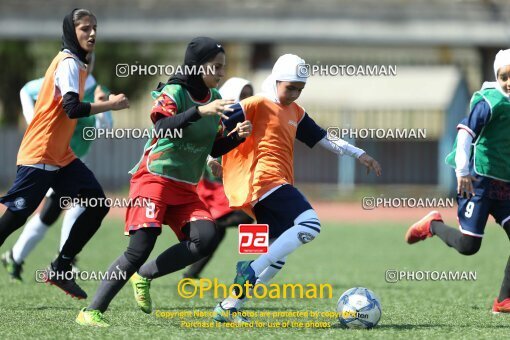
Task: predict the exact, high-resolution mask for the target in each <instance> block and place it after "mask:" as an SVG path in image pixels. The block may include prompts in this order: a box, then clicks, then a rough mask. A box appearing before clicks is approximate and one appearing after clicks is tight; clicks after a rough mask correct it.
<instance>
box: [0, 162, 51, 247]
mask: <svg viewBox="0 0 510 340" xmlns="http://www.w3.org/2000/svg"><path fill="white" fill-rule="evenodd" d="M54 177H55V173H54V172H53V171H46V170H41V169H38V168H34V167H29V166H19V167H18V170H17V172H16V179H15V181H14V184H13V186H12V187H11V189H10V190H9V191H8V192H7V194H6V195H5V196H3V197H1V198H0V203H3V204H4V205H5V206H6V207H7V210H6V211H5V212H4V214H3V215H2V217H1V218H0V246H1V245H2V244H3V243H4V242H5V240H6V239H7V237H8V236H9V235H10V234H12V233H13V232H14V231H16V230H17V229H19V228H20V227H21V226H23V224H25V222H26V221H27V219H28V217H29V216H30V215H31V214H32V213H33V212H34V211H35V209H37V207H38V206H39V203H41V201H42V199H43V198H44V195H45V194H46V192H47V191H48V189H49V188H50V187H51V184H52V181H53V180H54Z"/></svg>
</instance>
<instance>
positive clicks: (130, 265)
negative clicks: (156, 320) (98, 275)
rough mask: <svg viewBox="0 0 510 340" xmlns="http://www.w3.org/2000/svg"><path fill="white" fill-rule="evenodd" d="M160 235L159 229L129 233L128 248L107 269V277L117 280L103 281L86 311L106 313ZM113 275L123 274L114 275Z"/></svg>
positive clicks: (147, 255) (145, 229) (147, 256)
mask: <svg viewBox="0 0 510 340" xmlns="http://www.w3.org/2000/svg"><path fill="white" fill-rule="evenodd" d="M160 233H161V228H143V229H139V230H134V231H132V232H131V236H130V238H129V246H128V248H127V249H126V251H125V252H124V253H123V254H122V255H121V256H119V257H118V258H117V259H116V260H115V261H114V262H113V263H112V264H111V265H110V267H109V268H108V273H107V277H117V278H118V279H116V280H103V281H102V282H101V284H100V285H99V288H98V289H97V292H96V295H95V296H94V298H93V300H92V303H91V304H90V306H89V307H88V308H87V310H99V311H100V312H101V313H104V312H105V311H106V309H107V308H108V306H109V305H110V302H111V301H112V300H113V298H114V297H115V295H117V293H118V292H119V291H120V289H121V288H122V287H123V286H124V285H125V284H126V282H127V281H128V280H129V278H130V277H131V276H132V275H133V274H134V273H135V272H136V271H137V270H138V269H139V268H140V266H141V265H142V264H143V263H144V262H145V261H147V259H148V258H149V255H150V253H151V252H152V249H153V248H154V245H155V244H156V239H157V237H158V235H159V234H160ZM114 273H123V274H122V275H118V274H117V275H115V274H114ZM124 278H125V279H124Z"/></svg>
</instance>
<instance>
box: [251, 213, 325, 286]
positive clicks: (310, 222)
mask: <svg viewBox="0 0 510 340" xmlns="http://www.w3.org/2000/svg"><path fill="white" fill-rule="evenodd" d="M269 227H271V226H269ZM320 229H321V225H320V222H319V218H318V216H317V214H316V213H315V211H314V210H313V209H309V210H307V211H305V212H303V213H301V214H300V215H299V216H298V217H297V218H296V219H295V220H294V226H293V227H291V228H289V229H287V230H286V231H285V232H284V233H283V234H281V235H280V236H279V237H278V238H277V239H276V241H274V242H273V244H272V245H271V246H270V247H269V249H268V252H267V253H266V254H263V255H260V256H259V257H258V258H257V259H256V260H255V261H253V262H252V263H251V267H252V268H253V270H254V271H255V275H257V276H260V275H261V273H262V272H263V271H264V270H265V269H266V268H267V267H269V266H270V265H272V264H276V263H277V261H278V260H279V259H282V258H284V257H287V255H289V254H291V253H292V252H293V251H294V250H296V249H297V248H299V247H300V246H302V245H303V244H306V243H308V242H310V241H312V240H313V239H315V237H317V235H319V233H320Z"/></svg>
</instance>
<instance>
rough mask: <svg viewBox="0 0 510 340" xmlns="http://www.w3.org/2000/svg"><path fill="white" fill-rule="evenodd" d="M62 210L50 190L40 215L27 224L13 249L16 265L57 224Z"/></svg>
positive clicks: (23, 259) (55, 196)
mask: <svg viewBox="0 0 510 340" xmlns="http://www.w3.org/2000/svg"><path fill="white" fill-rule="evenodd" d="M61 211H62V209H61V207H60V202H59V198H58V197H57V195H56V194H55V192H54V191H53V190H52V189H50V190H49V191H48V193H47V194H46V200H45V202H44V205H43V208H42V210H41V212H40V213H38V214H35V215H34V216H33V217H32V218H31V219H30V220H29V221H28V222H27V224H26V226H25V228H24V229H23V232H22V233H21V235H20V236H19V238H18V240H17V241H16V243H15V244H14V246H13V247H12V257H13V259H14V261H16V263H22V262H23V261H25V259H26V257H27V256H28V254H30V252H31V251H32V250H33V249H34V248H35V246H36V245H37V244H38V243H39V241H41V240H42V239H43V237H44V235H45V234H46V231H48V229H49V227H50V226H51V225H52V224H53V223H55V222H56V221H57V219H58V217H59V216H60V213H61Z"/></svg>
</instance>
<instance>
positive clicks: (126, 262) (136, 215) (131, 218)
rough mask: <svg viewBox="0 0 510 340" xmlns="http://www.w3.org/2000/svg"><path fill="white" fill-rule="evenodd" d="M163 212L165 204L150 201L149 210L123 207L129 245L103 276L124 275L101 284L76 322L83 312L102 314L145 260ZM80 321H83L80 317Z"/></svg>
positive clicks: (159, 230) (152, 246)
mask: <svg viewBox="0 0 510 340" xmlns="http://www.w3.org/2000/svg"><path fill="white" fill-rule="evenodd" d="M130 189H131V190H132V189H133V183H131V188H130ZM130 198H131V199H133V200H138V199H139V200H142V199H143V198H142V197H133V196H130ZM166 209H167V206H166V204H165V203H163V202H159V201H155V200H151V206H150V207H140V206H131V207H128V208H127V211H126V224H125V228H124V234H126V235H129V236H130V239H129V246H128V248H127V250H126V251H125V252H124V253H123V254H122V255H121V256H120V257H119V258H117V259H116V260H115V261H114V262H113V263H112V264H111V265H110V267H109V268H108V276H107V277H115V276H113V273H114V272H116V273H118V272H119V271H120V272H122V273H124V274H123V275H116V277H117V278H118V279H117V280H104V281H102V282H101V284H100V285H99V288H98V290H97V291H96V294H95V295H94V298H93V300H92V303H91V304H90V305H89V306H88V307H87V308H86V310H85V311H82V312H80V314H79V315H78V318H77V322H78V323H82V324H86V323H85V322H84V321H80V316H81V315H82V314H83V313H87V312H91V313H96V312H99V313H104V312H105V311H106V309H107V308H108V306H109V304H110V302H111V301H112V299H113V298H114V297H115V295H116V294H117V293H118V292H119V291H120V289H121V288H122V287H123V286H124V285H125V284H126V281H127V280H128V279H129V278H131V276H132V275H133V274H134V273H136V271H137V270H138V269H139V268H140V267H141V266H142V264H143V263H144V262H145V261H147V258H148V257H149V255H150V253H151V251H152V249H153V248H154V245H155V243H156V239H157V237H158V235H159V234H160V233H161V226H162V225H163V221H164V219H165V212H166ZM124 278H125V279H124ZM81 319H83V320H85V319H84V318H81Z"/></svg>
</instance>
